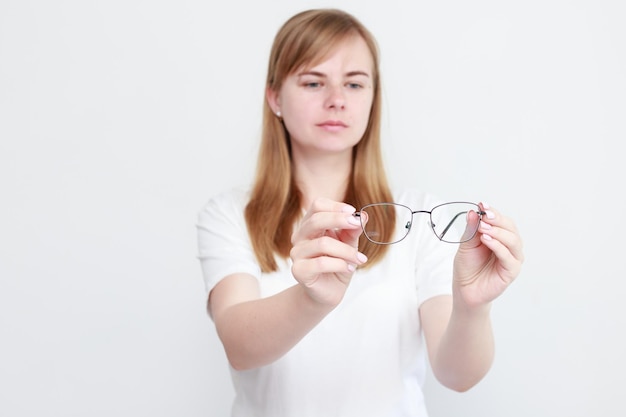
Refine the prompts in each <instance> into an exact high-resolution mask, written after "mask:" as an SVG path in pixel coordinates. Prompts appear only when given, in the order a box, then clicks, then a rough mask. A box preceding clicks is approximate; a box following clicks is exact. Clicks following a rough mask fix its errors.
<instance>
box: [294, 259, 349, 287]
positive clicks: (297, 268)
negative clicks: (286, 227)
mask: <svg viewBox="0 0 626 417" xmlns="http://www.w3.org/2000/svg"><path fill="white" fill-rule="evenodd" d="M355 269H356V265H355V264H351V263H349V262H346V261H344V260H343V259H338V258H333V257H331V256H318V257H316V258H304V259H299V260H298V261H296V262H294V263H293V265H292V266H291V272H292V274H293V276H294V277H295V278H296V279H297V281H298V282H300V283H302V284H304V285H310V284H312V283H313V282H315V280H316V279H317V278H318V277H319V276H320V275H323V274H339V275H344V276H346V277H349V275H350V274H352V273H353V272H354V270H355Z"/></svg>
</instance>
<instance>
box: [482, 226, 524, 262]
mask: <svg viewBox="0 0 626 417" xmlns="http://www.w3.org/2000/svg"><path fill="white" fill-rule="evenodd" d="M478 233H479V234H480V235H481V241H482V242H485V241H490V240H496V241H498V242H500V243H501V244H502V245H503V246H504V247H505V248H506V249H507V250H508V251H509V252H510V253H511V255H512V256H513V257H514V258H515V259H516V260H518V261H520V262H522V261H523V260H524V252H523V244H522V239H521V238H520V236H519V234H518V233H517V232H514V231H511V230H508V229H504V228H500V227H494V226H491V225H490V224H489V223H482V222H481V224H480V228H479V230H478Z"/></svg>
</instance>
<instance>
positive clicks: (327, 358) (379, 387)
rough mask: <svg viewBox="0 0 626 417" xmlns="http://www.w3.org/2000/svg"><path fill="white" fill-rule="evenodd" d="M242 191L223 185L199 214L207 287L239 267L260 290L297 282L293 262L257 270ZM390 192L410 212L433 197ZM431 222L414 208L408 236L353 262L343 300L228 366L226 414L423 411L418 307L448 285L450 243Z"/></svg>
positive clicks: (377, 416)
mask: <svg viewBox="0 0 626 417" xmlns="http://www.w3.org/2000/svg"><path fill="white" fill-rule="evenodd" d="M248 198H249V194H248V193H247V192H245V191H242V190H232V191H228V192H225V193H222V194H220V195H217V196H215V197H214V198H212V199H211V200H210V201H209V202H208V203H207V204H206V206H205V207H204V208H203V209H202V210H201V211H200V213H199V217H198V220H199V221H198V246H199V259H200V262H201V266H202V273H203V276H204V282H205V284H206V290H207V294H208V293H209V292H210V291H211V290H212V289H213V287H214V286H215V285H216V284H217V282H219V281H220V279H222V278H224V277H226V276H227V275H230V274H233V273H241V272H243V273H248V274H251V275H252V276H254V277H256V278H258V280H259V285H260V288H261V294H262V296H263V297H266V296H269V295H272V294H275V293H277V292H280V291H282V290H284V289H286V288H288V287H290V286H293V285H295V284H296V281H295V279H294V278H293V276H292V275H291V268H290V267H291V265H290V262H291V261H290V260H282V259H281V260H280V261H279V271H277V272H273V273H269V274H264V273H261V270H260V268H259V266H258V264H257V262H256V258H255V255H254V252H253V250H252V246H251V244H250V241H249V237H248V233H247V228H246V223H245V220H244V215H243V212H244V208H245V206H246V204H247V201H248ZM394 199H395V200H394V201H395V202H396V203H400V204H404V205H406V206H408V207H410V208H411V209H413V210H430V209H431V208H433V207H434V206H436V205H437V204H439V203H440V201H437V200H435V199H434V198H433V197H432V196H430V195H427V194H424V193H420V192H417V191H413V190H410V191H405V192H402V193H399V194H396V195H394ZM357 209H358V208H357ZM420 216H421V217H420ZM428 220H429V219H428V214H415V217H414V219H413V225H412V228H411V231H410V233H409V235H408V236H407V238H406V239H404V240H403V241H401V242H399V243H396V244H394V245H391V247H390V248H389V251H388V252H387V254H386V255H385V258H384V260H383V261H381V262H379V263H377V264H376V265H375V266H373V267H372V268H368V269H359V270H357V271H356V273H355V274H354V276H353V278H352V281H351V283H350V286H349V287H348V290H347V292H346V294H345V296H344V299H343V300H342V302H341V304H340V305H339V306H337V308H336V309H335V310H333V311H332V312H331V313H330V314H329V315H328V316H326V317H325V318H324V319H323V320H322V321H321V322H320V323H319V324H318V325H317V326H316V327H315V328H314V329H313V330H312V331H311V332H310V333H308V334H307V335H306V336H305V337H304V338H303V339H302V340H301V341H300V342H299V343H298V344H297V345H296V346H294V347H293V348H292V349H291V350H290V351H289V352H288V353H287V354H285V355H284V356H283V357H281V358H280V359H278V360H276V361H275V362H273V363H271V364H269V365H267V366H263V367H260V368H257V369H253V370H246V371H236V370H234V369H231V375H232V379H233V383H234V387H235V392H236V398H235V401H234V404H233V408H232V416H233V417H257V416H258V417H309V416H310V417H322V416H323V417H333V416H341V417H351V416H355V417H369V416H372V417H381V416H385V417H391V416H393V417H400V416H407V417H408V416H411V417H414V416H426V415H427V413H426V408H425V405H424V399H423V395H422V384H423V381H424V377H425V374H426V346H425V344H424V341H423V338H422V333H421V326H420V319H419V312H418V309H419V306H420V304H421V303H422V302H423V301H425V300H427V299H429V298H431V297H433V296H437V295H442V294H450V293H451V291H452V284H451V280H452V263H453V257H454V254H455V252H456V249H457V245H451V244H449V243H443V242H440V241H439V240H438V239H437V238H436V237H435V235H434V234H433V232H432V230H431V229H430V226H429V222H428ZM362 238H364V237H362Z"/></svg>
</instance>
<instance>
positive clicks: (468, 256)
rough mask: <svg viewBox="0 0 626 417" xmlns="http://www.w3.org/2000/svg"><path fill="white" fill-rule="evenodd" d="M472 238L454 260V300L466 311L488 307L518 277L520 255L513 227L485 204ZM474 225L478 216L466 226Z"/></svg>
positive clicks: (515, 228)
mask: <svg viewBox="0 0 626 417" xmlns="http://www.w3.org/2000/svg"><path fill="white" fill-rule="evenodd" d="M480 206H481V209H482V210H483V211H484V212H485V214H484V215H483V216H482V220H481V221H480V226H479V228H478V232H477V233H476V236H474V237H473V238H472V239H471V240H469V241H467V242H464V243H462V244H460V246H459V250H458V251H457V254H456V257H455V259H454V297H455V302H456V303H458V302H461V303H462V305H463V306H465V307H466V308H474V307H479V306H484V305H487V304H489V303H490V302H491V301H493V300H494V299H496V298H497V297H498V296H499V295H500V294H502V293H503V292H504V290H505V289H506V288H507V287H508V286H509V285H510V284H511V283H512V282H513V281H514V280H515V278H516V277H517V276H518V275H519V273H520V270H521V266H522V262H523V261H524V254H523V250H522V246H523V245H522V239H521V237H520V235H519V232H518V231H517V227H516V226H515V223H514V222H513V220H511V219H510V218H508V217H506V216H503V215H502V214H500V213H499V212H498V211H496V210H494V209H493V208H491V207H489V205H487V204H485V203H481V204H480ZM475 221H478V216H476V217H475V218H470V219H469V222H470V223H472V222H475Z"/></svg>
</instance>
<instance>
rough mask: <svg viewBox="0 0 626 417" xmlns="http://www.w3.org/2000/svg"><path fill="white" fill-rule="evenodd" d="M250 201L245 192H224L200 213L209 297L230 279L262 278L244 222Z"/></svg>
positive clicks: (202, 262) (200, 251) (200, 249)
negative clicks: (244, 275)
mask: <svg viewBox="0 0 626 417" xmlns="http://www.w3.org/2000/svg"><path fill="white" fill-rule="evenodd" d="M247 200H248V195H247V193H245V192H244V191H242V190H232V191H229V192H224V193H222V194H219V195H217V196H215V197H213V198H212V199H211V200H209V201H208V203H207V204H206V205H205V206H204V207H203V208H202V209H201V210H200V212H199V213H198V222H197V224H196V229H197V233H198V259H199V260H200V266H201V268H202V276H203V279H204V284H205V288H206V292H207V294H208V293H210V292H211V290H212V289H213V287H215V285H216V284H217V283H218V282H219V281H220V280H221V279H222V278H224V277H226V276H228V275H231V274H234V273H247V274H250V275H252V276H254V277H257V278H259V277H260V276H261V269H260V267H259V265H258V263H257V261H256V257H255V255H254V251H253V249H252V245H251V243H250V239H249V237H248V232H247V227H246V223H245V219H244V208H245V205H246V203H247Z"/></svg>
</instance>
